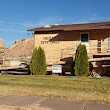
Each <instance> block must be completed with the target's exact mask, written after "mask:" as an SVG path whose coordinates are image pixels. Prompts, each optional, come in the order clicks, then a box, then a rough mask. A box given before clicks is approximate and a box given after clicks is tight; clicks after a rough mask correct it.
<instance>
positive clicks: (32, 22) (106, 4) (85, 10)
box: [0, 0, 110, 47]
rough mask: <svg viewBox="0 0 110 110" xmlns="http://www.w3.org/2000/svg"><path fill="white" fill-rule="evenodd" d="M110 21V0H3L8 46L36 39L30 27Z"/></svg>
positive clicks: (2, 33)
mask: <svg viewBox="0 0 110 110" xmlns="http://www.w3.org/2000/svg"><path fill="white" fill-rule="evenodd" d="M103 21H110V0H0V38H3V40H4V42H5V45H6V46H7V47H9V46H11V45H12V44H13V43H14V42H15V40H19V39H25V38H32V37H33V35H32V34H28V32H27V31H26V30H27V29H31V28H36V27H39V26H44V25H52V24H71V23H88V22H103Z"/></svg>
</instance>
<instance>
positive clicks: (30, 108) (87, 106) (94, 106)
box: [0, 95, 110, 110]
mask: <svg viewBox="0 0 110 110" xmlns="http://www.w3.org/2000/svg"><path fill="white" fill-rule="evenodd" d="M1 109H2V110H110V105H107V104H98V103H90V102H77V101H66V100H57V99H46V98H40V97H31V96H2V95H0V110H1Z"/></svg>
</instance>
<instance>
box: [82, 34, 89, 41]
mask: <svg viewBox="0 0 110 110" xmlns="http://www.w3.org/2000/svg"><path fill="white" fill-rule="evenodd" d="M81 42H89V39H88V34H81Z"/></svg>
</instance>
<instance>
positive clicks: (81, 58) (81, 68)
mask: <svg viewBox="0 0 110 110" xmlns="http://www.w3.org/2000/svg"><path fill="white" fill-rule="evenodd" d="M74 70H75V75H76V76H88V74H89V62H88V56H87V50H86V46H85V45H81V44H80V45H79V46H78V47H77V50H76V54H75V66H74Z"/></svg>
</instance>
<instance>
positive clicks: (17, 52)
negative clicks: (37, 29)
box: [4, 38, 34, 61]
mask: <svg viewBox="0 0 110 110" xmlns="http://www.w3.org/2000/svg"><path fill="white" fill-rule="evenodd" d="M33 46H34V42H33V38H31V39H22V40H16V41H15V43H14V44H13V45H12V46H11V47H10V48H8V49H7V50H6V51H5V52H4V57H5V58H7V59H10V58H14V59H16V60H21V61H26V60H29V59H30V58H31V56H32V53H33Z"/></svg>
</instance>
